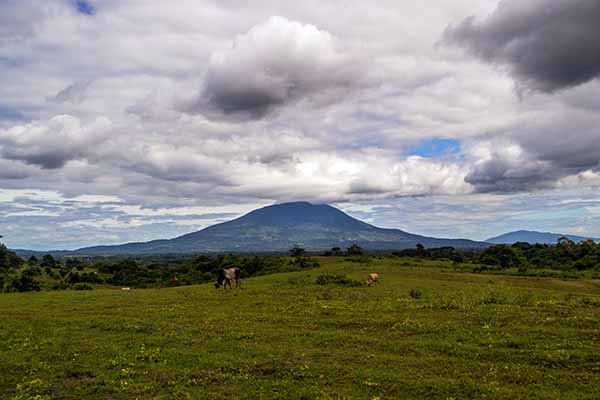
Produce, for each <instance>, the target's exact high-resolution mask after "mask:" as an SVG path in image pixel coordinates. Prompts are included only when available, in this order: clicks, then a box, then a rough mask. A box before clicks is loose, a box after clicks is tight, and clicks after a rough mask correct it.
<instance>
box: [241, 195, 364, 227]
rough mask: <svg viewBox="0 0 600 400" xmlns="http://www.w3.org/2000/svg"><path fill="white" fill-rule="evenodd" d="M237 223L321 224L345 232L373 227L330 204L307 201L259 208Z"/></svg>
mask: <svg viewBox="0 0 600 400" xmlns="http://www.w3.org/2000/svg"><path fill="white" fill-rule="evenodd" d="M235 222H237V223H244V224H261V225H268V226H279V227H284V226H298V225H302V224H319V225H327V226H332V227H337V228H341V229H344V230H348V229H350V230H352V229H369V228H370V227H371V225H369V224H367V223H365V222H362V221H359V220H357V219H355V218H352V217H351V216H349V215H348V214H346V213H344V212H342V211H340V210H338V209H337V208H335V207H332V206H330V205H328V204H312V203H309V202H307V201H294V202H289V203H278V204H273V205H270V206H266V207H263V208H259V209H257V210H254V211H251V212H249V213H248V214H246V215H244V216H242V217H240V218H238V219H236V220H235Z"/></svg>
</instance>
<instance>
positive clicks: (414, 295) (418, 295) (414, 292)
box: [408, 289, 423, 300]
mask: <svg viewBox="0 0 600 400" xmlns="http://www.w3.org/2000/svg"><path fill="white" fill-rule="evenodd" d="M408 295H409V296H410V297H412V298H413V299H417V300H418V299H420V298H421V297H423V293H422V292H421V291H420V290H419V289H410V291H409V292H408Z"/></svg>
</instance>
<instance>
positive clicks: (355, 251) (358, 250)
mask: <svg viewBox="0 0 600 400" xmlns="http://www.w3.org/2000/svg"><path fill="white" fill-rule="evenodd" d="M346 253H348V255H349V256H362V255H363V254H365V252H364V251H363V249H362V247H360V246H359V245H357V244H356V243H355V244H353V245H352V246H350V247H348V249H346Z"/></svg>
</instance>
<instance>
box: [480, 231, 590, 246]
mask: <svg viewBox="0 0 600 400" xmlns="http://www.w3.org/2000/svg"><path fill="white" fill-rule="evenodd" d="M561 237H566V238H569V239H570V240H572V241H574V242H581V241H582V240H587V239H592V240H593V241H595V242H600V239H598V238H590V237H584V236H577V235H568V234H560V233H551V232H537V231H525V230H520V231H514V232H509V233H505V234H503V235H500V236H495V237H493V238H489V239H487V240H486V242H488V243H493V244H513V243H516V242H528V243H531V244H533V243H540V244H556V242H557V241H558V239H560V238H561Z"/></svg>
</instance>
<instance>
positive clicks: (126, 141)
mask: <svg viewBox="0 0 600 400" xmlns="http://www.w3.org/2000/svg"><path fill="white" fill-rule="evenodd" d="M599 20H600V2H598V1H597V0H502V1H498V0H452V1H449V0H430V1H427V2H399V1H397V0H389V1H388V0H379V1H377V2H365V1H353V0H349V1H348V0H347V1H337V0H330V1H323V0H318V1H317V0H306V1H302V2H299V1H293V2H292V1H274V0H256V1H252V2H247V1H239V0H214V1H212V0H202V1H197V0H178V1H176V2H150V1H143V0H80V1H73V0H52V1H44V2H40V1H36V0H2V1H0V235H2V236H3V238H2V240H3V241H4V243H5V244H7V245H8V246H9V247H12V248H28V249H37V250H47V249H75V248H78V247H82V246H88V245H96V244H117V243H124V242H128V241H144V240H151V239H157V238H172V237H176V236H178V235H181V234H185V233H188V232H192V231H196V230H199V229H202V228H204V227H206V226H209V225H211V224H214V223H217V222H222V221H226V220H229V219H232V218H235V217H237V216H240V215H242V214H244V213H246V212H248V211H251V210H252V209H255V208H257V207H261V206H265V205H268V204H272V203H277V202H286V201H296V200H307V201H311V202H316V203H329V204H332V205H334V206H336V207H339V208H340V209H342V210H343V211H345V212H348V213H349V214H350V215H352V216H354V217H357V218H360V219H363V220H364V221H366V222H369V223H373V224H375V225H378V226H382V227H390V228H399V229H403V230H405V231H409V232H413V233H418V234H422V235H431V236H437V237H464V238H470V239H476V240H481V239H485V238H488V237H491V236H495V235H498V234H501V233H505V232H509V231H513V230H518V229H530V230H541V231H552V232H559V233H572V234H579V235H583V236H595V237H600V195H599V193H600V191H599V189H600V79H598V78H600V40H599V39H598V38H600V24H598V22H597V21H599Z"/></svg>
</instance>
